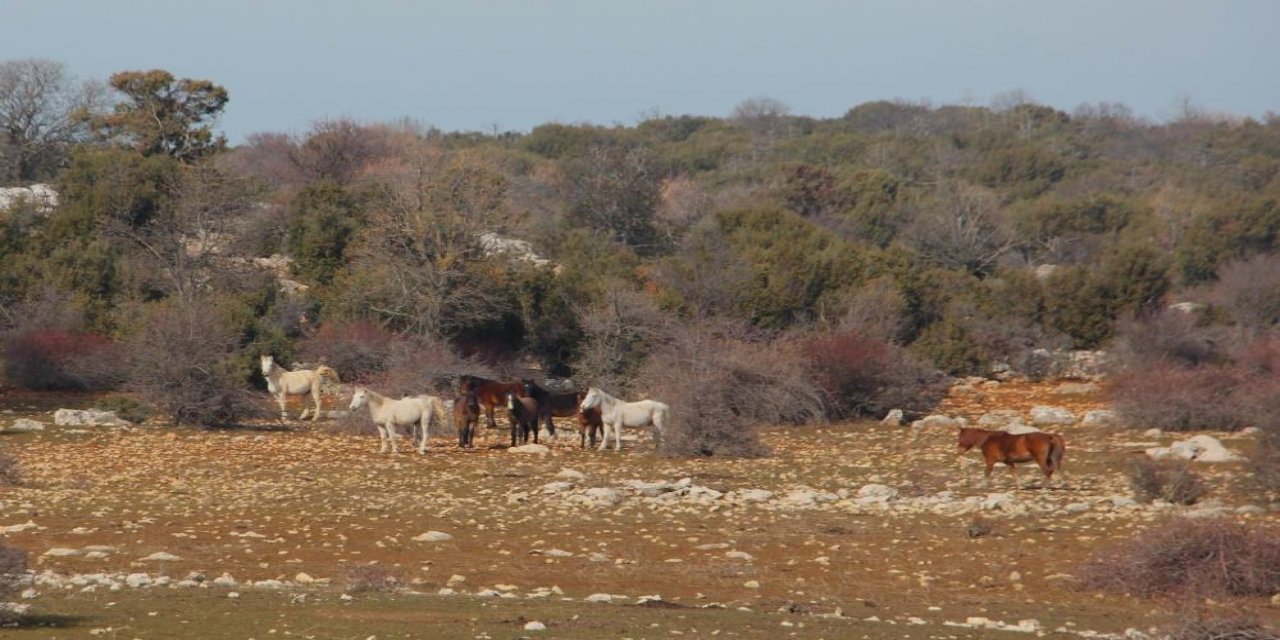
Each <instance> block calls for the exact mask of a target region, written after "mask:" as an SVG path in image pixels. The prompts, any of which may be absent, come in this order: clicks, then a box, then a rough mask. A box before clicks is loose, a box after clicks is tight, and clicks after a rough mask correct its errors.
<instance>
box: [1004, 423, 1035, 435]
mask: <svg viewBox="0 0 1280 640" xmlns="http://www.w3.org/2000/svg"><path fill="white" fill-rule="evenodd" d="M1004 430H1005V431H1006V432H1008V433H1012V434H1015V435H1017V434H1019V433H1040V430H1039V429H1037V428H1035V427H1033V426H1031V425H1026V424H1021V423H1019V424H1011V425H1009V426H1008V427H1005V429H1004Z"/></svg>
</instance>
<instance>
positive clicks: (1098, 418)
mask: <svg viewBox="0 0 1280 640" xmlns="http://www.w3.org/2000/svg"><path fill="white" fill-rule="evenodd" d="M1080 426H1082V427H1118V426H1120V416H1119V415H1118V414H1116V412H1114V411H1111V410H1110V409H1090V410H1089V411H1086V412H1084V418H1081V420H1080Z"/></svg>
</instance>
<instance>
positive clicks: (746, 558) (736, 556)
mask: <svg viewBox="0 0 1280 640" xmlns="http://www.w3.org/2000/svg"><path fill="white" fill-rule="evenodd" d="M724 557H726V558H729V559H730V560H742V561H743V562H751V561H752V560H755V559H756V558H755V556H753V555H751V554H749V553H747V552H746V551H738V550H734V551H726V552H724Z"/></svg>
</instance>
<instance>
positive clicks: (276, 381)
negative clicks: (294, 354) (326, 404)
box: [259, 355, 342, 422]
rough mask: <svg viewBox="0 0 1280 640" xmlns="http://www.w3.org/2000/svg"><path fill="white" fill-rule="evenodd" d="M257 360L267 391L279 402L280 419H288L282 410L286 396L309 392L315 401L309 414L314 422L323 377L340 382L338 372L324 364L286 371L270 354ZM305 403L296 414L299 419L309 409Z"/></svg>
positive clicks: (318, 408) (303, 418)
mask: <svg viewBox="0 0 1280 640" xmlns="http://www.w3.org/2000/svg"><path fill="white" fill-rule="evenodd" d="M259 361H260V363H261V365H262V377H264V378H266V379H267V391H269V392H270V393H271V395H272V396H275V399H276V402H278V403H280V419H281V420H286V419H288V416H287V415H285V412H284V405H285V398H286V396H302V395H306V394H308V393H310V394H311V399H312V400H315V403H316V412H315V413H314V414H312V416H311V421H312V422H314V421H315V420H316V419H317V418H319V417H320V385H321V383H322V382H323V379H324V378H329V379H331V380H333V381H334V382H342V381H341V380H339V379H338V372H337V371H334V370H333V369H331V368H330V367H327V366H325V365H320V366H318V367H316V368H315V369H299V370H297V371H288V370H286V369H285V368H284V367H282V366H280V365H279V364H276V360H275V358H274V357H272V356H270V355H265V356H261V357H260V358H259ZM305 405H306V402H305V401H304V402H303V409H302V415H300V416H298V419H299V420H306V419H307V412H308V411H310V409H308V408H306V406H305Z"/></svg>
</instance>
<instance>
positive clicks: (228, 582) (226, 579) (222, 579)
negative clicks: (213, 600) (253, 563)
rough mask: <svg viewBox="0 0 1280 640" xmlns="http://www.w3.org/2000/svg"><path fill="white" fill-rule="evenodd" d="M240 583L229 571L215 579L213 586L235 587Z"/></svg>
mask: <svg viewBox="0 0 1280 640" xmlns="http://www.w3.org/2000/svg"><path fill="white" fill-rule="evenodd" d="M238 584H240V583H238V582H236V579H235V578H232V577H231V574H229V573H224V574H222V575H220V576H218V577H216V578H214V579H213V586H215V587H234V586H236V585H238Z"/></svg>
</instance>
